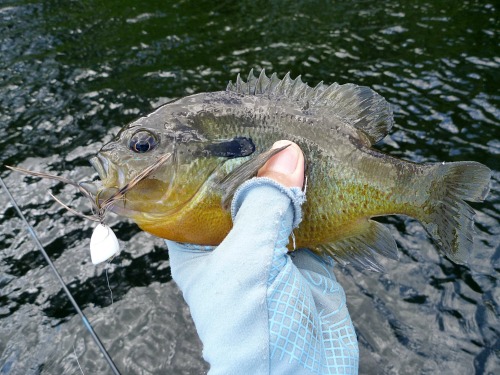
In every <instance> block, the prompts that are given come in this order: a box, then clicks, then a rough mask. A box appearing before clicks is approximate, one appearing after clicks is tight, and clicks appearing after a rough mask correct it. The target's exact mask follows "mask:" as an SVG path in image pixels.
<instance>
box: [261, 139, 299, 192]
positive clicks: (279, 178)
mask: <svg viewBox="0 0 500 375" xmlns="http://www.w3.org/2000/svg"><path fill="white" fill-rule="evenodd" d="M286 145H290V146H288V147H287V148H285V149H284V150H282V151H280V152H278V153H277V154H276V155H274V156H273V157H272V158H271V159H269V160H268V161H267V163H266V164H264V166H263V167H262V168H260V169H259V171H258V173H257V176H258V177H267V178H270V179H272V180H274V181H276V182H279V183H280V184H282V185H284V186H286V187H299V188H302V186H303V185H304V154H303V153H302V150H301V149H300V147H299V146H298V145H297V144H296V143H293V142H292V141H286V140H282V141H278V142H276V143H274V145H273V147H272V148H273V149H275V148H280V147H283V146H286Z"/></svg>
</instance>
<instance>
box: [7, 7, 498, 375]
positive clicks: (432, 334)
mask: <svg viewBox="0 0 500 375" xmlns="http://www.w3.org/2000/svg"><path fill="white" fill-rule="evenodd" d="M216 3H217V4H218V5H214V4H216ZM496 5H498V3H496V4H495V2H493V1H449V0H446V1H445V0H433V1H430V0H427V1H408V0H405V1H393V0H388V1H384V2H381V1H373V0H366V1H347V0H344V1H332V2H327V1H272V2H264V1H239V2H230V1H226V2H214V1H179V2H168V1H152V0H147V1H141V2H135V1H124V0H121V1H95V0H89V1H60V0H59V1H58V0H52V1H49V0H47V1H28V0H25V1H23V0H12V1H1V0H0V40H1V45H0V49H1V55H0V56H1V57H0V64H1V66H0V103H1V104H0V109H1V110H0V150H1V153H0V164H2V165H3V164H12V165H19V166H24V167H27V168H31V169H35V170H44V171H48V172H50V173H56V174H61V175H65V176H66V177H68V178H71V179H73V180H84V179H89V177H93V176H95V173H94V171H93V170H92V169H91V168H90V166H89V164H88V159H89V157H91V156H92V155H93V154H94V153H96V152H97V151H98V149H99V148H100V146H101V145H102V144H103V142H105V141H107V140H109V139H110V137H111V134H113V133H114V132H116V131H117V129H118V128H119V127H121V126H122V125H124V124H126V123H127V122H129V121H131V120H133V119H134V118H136V117H138V116H139V115H143V114H146V113H148V112H149V111H151V110H152V109H153V108H154V107H156V106H158V105H159V104H161V103H163V102H165V101H166V100H168V99H169V98H176V97H180V96H184V95H187V94H190V93H194V92H202V91H214V90H220V89H223V88H225V85H226V83H227V81H228V80H229V79H234V77H235V76H236V74H237V73H239V72H241V73H242V74H244V73H247V72H248V71H249V70H250V68H256V69H260V68H266V70H267V72H277V73H278V74H279V75H281V76H282V75H284V74H285V73H286V72H288V71H291V72H292V76H296V75H298V74H302V76H303V80H304V81H307V82H309V83H310V84H312V85H315V84H316V83H317V82H319V81H321V80H324V81H325V82H327V83H331V82H334V81H337V82H339V83H347V82H353V83H357V84H361V85H367V86H371V87H373V88H374V89H376V90H377V91H378V92H379V93H381V94H382V95H383V96H385V97H386V98H387V99H388V100H389V101H390V102H391V103H392V104H393V106H394V111H395V118H396V126H395V128H394V129H393V131H392V133H391V135H390V137H388V138H387V139H386V141H385V142H384V143H382V144H381V145H379V146H378V147H379V149H381V150H383V151H384V152H387V153H390V154H391V155H393V156H397V157H402V158H405V159H408V160H412V161H417V162H420V161H457V160H476V161H479V162H482V163H484V164H486V165H487V166H489V167H490V168H491V169H493V170H494V172H493V179H492V185H491V186H492V191H491V193H490V196H489V197H488V200H487V202H485V203H484V204H474V208H475V209H476V211H477V216H476V221H477V238H476V242H475V251H474V253H473V254H472V257H471V260H470V263H469V265H468V266H458V265H455V264H453V263H451V262H450V261H448V260H447V259H444V258H442V257H440V256H439V255H438V253H437V251H436V250H435V248H434V247H433V245H432V243H431V242H430V240H429V238H428V237H427V235H426V234H425V232H424V230H423V228H422V227H421V226H420V225H419V224H418V223H417V222H415V221H413V220H409V219H405V218H389V219H386V220H385V222H386V223H387V224H388V225H389V227H390V229H391V231H392V233H393V234H394V236H395V238H396V240H397V242H398V245H399V248H400V257H401V259H400V261H399V262H396V261H391V260H385V259H383V260H382V263H383V265H384V266H385V268H386V273H384V274H372V273H364V274H362V273H359V272H357V271H355V270H353V269H352V268H346V269H341V268H340V267H339V268H338V269H337V275H338V277H339V279H340V281H341V283H342V284H343V286H344V288H345V290H346V293H347V295H348V302H349V308H350V311H351V313H352V318H353V320H354V323H355V326H356V329H357V332H358V336H359V341H360V347H361V360H360V363H361V364H360V372H361V373H363V374H474V373H476V374H494V373H496V374H498V373H500V339H499V333H500V332H499V331H500V320H499V314H500V289H499V288H498V284H499V272H500V247H499V238H500V226H499V220H500V198H499V193H498V188H499V179H500V173H499V170H500V164H499V154H500V132H499V117H500V112H499V102H500V100H499V99H500V93H499V91H498V88H499V87H500V86H499V76H500V73H499V69H498V68H499V65H500V50H499V47H498V42H499V38H498V30H499V27H498V26H499V24H498V19H499V13H498V9H496V8H495V6H496ZM1 175H2V177H4V178H5V180H6V183H7V184H8V185H9V186H10V187H11V189H12V192H13V194H15V196H16V197H17V199H18V201H19V204H20V206H21V208H22V210H23V211H24V212H25V214H26V215H27V217H28V220H29V221H30V223H31V224H32V225H33V226H34V227H35V229H36V231H37V232H38V233H39V235H40V238H41V240H42V243H43V244H44V246H46V249H47V251H48V252H49V254H50V256H51V258H52V259H53V260H54V262H55V264H56V267H57V268H58V269H59V271H60V273H61V274H62V276H63V278H64V279H65V281H66V282H67V284H69V287H70V289H71V291H72V292H73V293H74V295H75V298H76V300H77V301H78V302H79V304H80V305H81V307H82V309H83V310H84V312H85V313H86V314H87V316H88V317H89V320H90V321H91V322H92V324H93V325H94V327H95V329H96V331H97V332H98V334H99V335H100V336H101V339H102V340H103V342H104V345H105V346H106V347H107V348H108V350H109V352H110V354H111V356H112V357H113V359H114V360H115V362H116V363H117V365H118V367H119V368H120V370H121V371H122V372H123V374H193V373H202V372H203V371H206V369H207V365H206V364H205V363H204V362H203V360H202V359H201V345H200V343H199V341H198V339H197V336H196V332H195V330H194V327H193V324H192V322H191V320H190V316H189V310H188V309H187V307H186V305H185V304H184V302H183V300H182V296H181V294H180V292H179V291H178V290H177V288H176V287H175V285H174V284H173V282H172V281H171V278H170V268H169V261H168V254H167V252H166V251H165V249H164V246H163V245H162V242H161V241H160V240H158V239H154V238H152V237H151V236H150V235H147V234H145V233H142V232H140V231H139V230H138V229H137V227H136V226H135V225H133V224H131V223H128V222H126V221H121V220H118V219H116V218H113V219H112V221H111V222H110V224H112V225H113V228H114V229H115V230H116V232H117V235H118V237H119V238H120V239H121V240H122V241H123V242H122V245H123V248H124V251H122V253H121V255H120V256H119V258H118V259H117V260H115V261H114V262H113V263H112V264H111V265H110V266H108V274H109V284H110V289H111V291H112V294H111V292H110V289H108V284H107V280H106V274H105V268H106V267H105V266H99V267H94V266H93V265H92V264H91V263H90V257H89V253H88V243H89V238H90V235H91V231H92V224H91V223H89V222H83V221H82V220H81V219H79V218H77V217H75V216H71V215H70V214H67V213H66V212H65V210H64V209H62V208H60V206H58V205H57V204H56V203H54V202H53V201H52V200H51V199H50V197H49V196H48V195H47V191H51V192H52V193H54V194H56V195H58V196H59V197H60V198H61V199H62V200H63V201H65V202H70V203H71V205H72V206H74V207H76V208H77V209H79V210H83V211H85V210H86V209H87V208H86V207H87V202H85V201H84V200H83V199H82V198H81V196H79V195H78V194H77V193H76V192H75V191H74V190H73V189H71V188H70V187H67V186H63V184H58V183H55V182H51V181H46V180H45V181H44V180H39V179H34V178H28V177H23V176H20V175H18V174H12V173H9V172H7V171H6V170H5V169H3V168H2V170H1ZM0 207H1V208H0V224H1V233H0V249H1V252H0V254H1V255H0V288H1V289H0V374H80V373H81V370H80V368H79V366H81V369H82V370H83V373H85V374H105V373H108V368H107V365H106V363H105V362H104V360H103V358H102V356H101V355H100V354H99V352H98V350H97V349H96V347H95V345H94V343H93V342H92V341H91V339H90V336H89V335H88V333H87V332H86V330H85V329H84V327H83V325H82V324H81V321H80V319H79V318H78V316H76V315H75V312H74V310H73V309H72V307H71V305H70V304H69V303H68V302H67V301H66V299H65V296H64V294H63V292H62V290H61V288H60V286H59V285H58V284H57V282H56V280H55V278H54V277H53V275H52V274H51V272H50V269H49V268H48V267H47V265H46V264H45V262H44V260H43V258H42V257H41V255H39V253H38V251H37V250H36V249H35V247H34V245H33V243H32V241H31V239H30V238H29V236H28V235H27V233H26V231H25V229H24V228H23V226H22V223H21V221H20V220H19V219H18V218H17V217H16V215H15V212H14V210H13V208H11V207H10V206H9V204H8V202H7V199H6V196H5V194H3V193H1V194H0ZM244 342H245V341H244V338H242V345H244ZM228 355H230V353H228Z"/></svg>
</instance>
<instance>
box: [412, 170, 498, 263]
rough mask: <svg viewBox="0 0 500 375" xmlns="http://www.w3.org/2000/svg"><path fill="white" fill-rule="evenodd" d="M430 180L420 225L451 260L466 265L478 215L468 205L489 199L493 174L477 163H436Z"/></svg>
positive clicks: (431, 171)
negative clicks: (428, 195)
mask: <svg viewBox="0 0 500 375" xmlns="http://www.w3.org/2000/svg"><path fill="white" fill-rule="evenodd" d="M429 176H430V178H431V181H430V185H429V192H430V199H429V200H428V201H427V202H426V204H425V205H424V216H423V217H422V218H420V221H421V222H422V224H423V225H424V227H425V229H426V230H427V232H428V233H429V234H430V235H431V236H432V238H433V239H434V240H435V242H436V244H437V246H438V247H439V248H440V250H441V251H442V252H443V253H444V254H445V255H446V256H447V257H449V258H450V259H451V260H452V261H454V262H456V263H459V264H463V263H466V262H467V260H468V258H469V255H470V252H471V251H472V247H473V235H474V215H475V212H474V210H473V209H472V207H470V206H469V205H468V204H467V203H465V201H469V202H481V201H483V200H484V199H485V198H486V196H487V195H488V192H489V180H490V177H491V171H490V169H489V168H487V167H486V166H484V165H483V164H480V163H476V162H469V161H465V162H454V163H435V164H431V165H430V175H429Z"/></svg>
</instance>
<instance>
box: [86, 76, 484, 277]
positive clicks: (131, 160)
mask: <svg viewBox="0 0 500 375" xmlns="http://www.w3.org/2000/svg"><path fill="white" fill-rule="evenodd" d="M393 124H394V117H393V112H392V110H391V106H390V104H389V103H388V102H387V101H386V100H385V99H384V98H383V97H382V96H381V95H379V94H378V93H376V92H375V91H374V90H372V89H371V88H369V87H365V86H358V85H356V84H352V83H346V84H338V83H333V84H331V85H326V84H324V83H323V82H320V83H319V84H317V85H316V86H314V87H310V86H309V85H308V84H307V83H304V82H302V80H301V77H300V76H298V77H297V78H295V79H292V78H291V77H290V73H288V74H286V75H285V76H284V77H283V78H282V79H280V78H278V76H277V74H272V75H270V76H267V74H266V73H265V71H264V70H262V71H261V72H260V74H259V75H258V76H255V75H254V72H253V70H252V71H250V73H249V75H248V78H247V80H246V81H245V80H244V79H242V78H241V76H240V75H238V76H237V78H236V80H235V82H234V83H232V82H231V81H230V82H229V84H228V86H227V88H226V90H223V91H215V92H202V93H197V94H193V95H189V96H185V97H182V98H179V99H176V100H172V101H170V102H168V103H166V104H164V105H162V106H160V107H159V108H157V109H156V110H154V111H153V112H152V113H150V114H148V115H146V116H144V117H141V118H139V119H137V120H135V121H133V122H131V123H129V124H127V125H126V126H124V127H123V128H122V129H121V130H120V132H119V133H118V134H117V136H116V137H115V138H114V139H113V140H112V141H111V142H109V143H107V144H105V145H104V146H103V147H102V149H101V150H100V151H99V152H98V154H97V156H95V157H93V158H92V159H91V161H90V162H91V164H92V165H93V166H94V168H95V169H96V170H97V172H98V174H99V177H100V183H99V186H97V187H94V189H97V195H98V196H100V197H101V199H103V200H105V199H106V197H109V196H112V195H113V194H116V192H118V191H120V190H121V189H123V188H124V187H125V186H127V184H128V183H129V182H130V181H131V180H134V178H135V177H136V176H137V175H139V174H140V173H141V171H143V170H144V169H145V168H146V167H147V166H149V165H152V164H154V163H155V162H156V161H157V160H159V158H162V156H163V155H166V154H168V155H169V156H170V157H169V158H168V160H166V161H165V162H164V163H162V164H161V165H160V166H159V167H157V168H155V170H154V171H153V172H152V173H150V174H149V175H148V176H147V178H143V179H141V180H140V181H139V182H138V183H136V184H135V186H134V188H133V189H130V190H128V191H127V192H126V194H125V195H124V199H121V200H119V201H115V202H114V203H113V205H112V207H110V210H112V211H113V212H115V213H116V214H118V215H121V216H125V217H128V218H130V219H132V220H133V221H134V222H135V223H137V225H138V226H139V227H140V228H141V229H142V230H144V231H146V232H149V233H151V234H153V235H155V236H157V237H161V238H164V239H169V240H172V241H177V242H184V243H190V244H199V245H210V246H216V245H218V244H220V243H221V242H222V240H223V239H224V238H225V237H226V235H227V234H228V233H229V231H230V230H231V228H232V221H231V215H230V213H229V210H228V205H229V203H230V201H231V198H232V196H233V195H234V193H235V191H236V189H237V188H238V186H240V185H241V184H242V183H243V182H244V181H246V180H248V179H250V178H252V177H254V176H256V173H257V171H258V170H259V168H260V167H262V166H263V165H264V164H265V162H266V161H267V160H269V158H270V157H272V156H273V155H274V154H275V153H276V152H279V151H280V149H278V150H271V146H272V145H273V143H274V142H276V141H278V140H281V139H287V140H290V141H293V142H295V143H297V144H298V145H299V146H300V148H301V149H302V151H303V153H304V158H305V162H306V172H305V173H306V177H307V193H306V195H307V197H306V201H305V203H304V204H303V207H302V209H303V220H302V222H301V223H300V225H299V227H298V228H296V229H295V230H294V232H293V236H294V239H295V241H294V242H295V248H309V249H311V250H313V251H314V252H317V253H319V254H326V255H330V256H331V257H333V258H334V259H335V260H337V261H338V262H340V263H341V264H347V263H351V264H353V265H354V266H355V267H356V268H359V269H368V270H372V271H382V270H383V267H382V266H381V265H380V263H379V261H378V260H377V254H380V255H382V256H385V257H388V258H391V259H398V251H397V244H396V242H395V240H394V238H393V236H392V234H391V233H390V231H389V229H388V228H387V227H386V226H385V225H383V224H382V223H380V222H378V221H376V220H374V218H376V217H381V216H386V215H405V216H409V217H412V218H415V219H417V220H418V221H419V222H420V223H421V224H422V225H423V228H425V230H426V231H427V232H428V234H429V235H430V237H431V238H432V239H433V240H434V243H435V244H436V247H437V248H438V250H439V251H440V252H441V253H442V254H444V255H445V256H447V257H448V258H449V259H450V260H452V261H454V262H455V263H459V264H463V263H465V262H467V259H468V257H469V254H470V252H471V251H472V249H473V238H474V214H475V213H474V210H473V209H472V208H471V207H470V206H469V205H468V204H467V203H466V201H469V202H481V201H483V200H484V199H485V198H486V196H487V194H488V191H489V181H490V178H491V171H490V169H489V168H487V167H486V166H485V165H483V164H480V163H478V162H474V161H459V162H449V163H444V162H440V163H414V162H411V161H407V160H402V159H399V158H395V157H392V156H390V155H387V154H384V153H382V152H380V151H378V150H376V149H375V148H373V145H374V144H376V143H377V142H379V141H381V140H382V139H383V138H384V137H385V136H386V135H387V134H388V133H389V131H390V129H391V128H392V126H393ZM289 246H291V245H289ZM289 250H290V251H293V250H294V248H290V247H289Z"/></svg>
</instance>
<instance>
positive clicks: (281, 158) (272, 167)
mask: <svg viewBox="0 0 500 375" xmlns="http://www.w3.org/2000/svg"><path fill="white" fill-rule="evenodd" d="M289 144H291V143H290V142H289V141H278V142H276V143H274V144H273V147H272V148H273V149H276V148H280V147H283V146H286V145H289ZM299 152H300V151H299V150H298V149H297V147H294V146H293V145H291V146H289V147H287V148H285V149H284V150H281V151H280V152H278V153H277V154H276V155H275V156H273V157H272V158H271V159H270V160H269V161H268V164H267V170H268V171H272V172H276V173H282V174H292V173H294V172H295V170H296V169H297V163H298V161H299Z"/></svg>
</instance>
